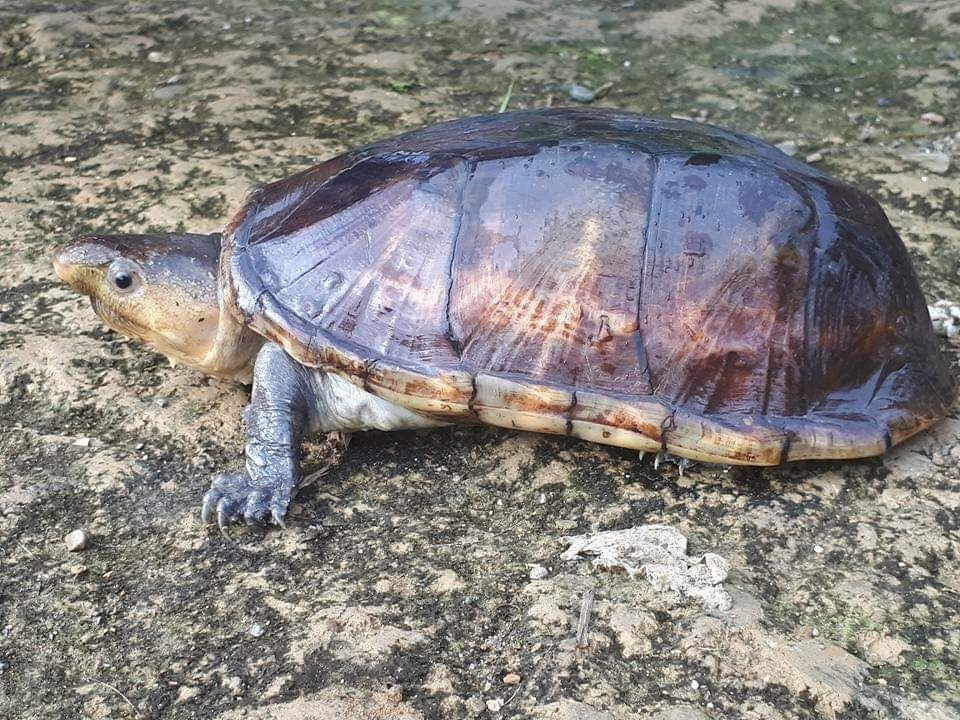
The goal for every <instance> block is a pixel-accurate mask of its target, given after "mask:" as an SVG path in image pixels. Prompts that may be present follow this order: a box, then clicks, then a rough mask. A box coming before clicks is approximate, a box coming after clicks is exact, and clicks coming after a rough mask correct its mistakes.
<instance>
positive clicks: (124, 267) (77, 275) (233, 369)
mask: <svg viewBox="0 0 960 720" xmlns="http://www.w3.org/2000/svg"><path fill="white" fill-rule="evenodd" d="M219 255H220V236H219V235H114V236H94V237H88V238H82V239H80V240H75V241H73V242H71V243H68V244H67V245H65V246H64V247H62V248H60V249H59V250H58V251H57V252H56V254H55V256H54V261H53V264H54V268H55V269H56V271H57V274H58V275H59V276H60V277H61V278H62V279H63V280H65V281H66V282H68V283H69V284H70V285H71V286H72V287H73V289H74V290H76V291H77V292H79V293H82V294H84V295H87V296H89V297H90V302H91V305H92V306H93V309H94V311H95V312H96V313H97V315H99V316H100V319H101V320H103V321H104V322H105V323H106V324H107V325H108V326H110V327H111V328H113V329H114V330H116V331H117V332H120V333H122V334H124V335H126V336H128V337H131V338H134V339H136V340H140V341H141V342H143V343H145V344H146V345H148V346H149V347H151V348H153V349H154V350H156V351H157V352H160V353H162V354H164V355H166V356H167V357H168V358H169V359H170V360H171V362H174V363H182V364H184V365H188V366H189V367H192V368H195V369H197V370H200V371H201V372H203V373H206V374H208V375H214V376H217V377H223V378H229V379H232V380H237V381H239V382H245V383H249V382H250V381H251V378H252V376H253V363H254V359H255V358H256V354H257V351H258V350H259V349H260V346H261V345H262V344H263V338H261V337H260V336H259V335H257V334H256V333H254V332H252V331H251V330H249V329H248V328H246V327H245V326H244V325H243V324H242V323H241V322H239V321H238V320H237V319H236V318H235V317H234V316H233V314H232V312H231V310H230V308H229V307H227V306H226V305H225V303H224V300H223V298H222V293H220V289H219V285H218V277H219V272H218V269H219V268H218V265H219Z"/></svg>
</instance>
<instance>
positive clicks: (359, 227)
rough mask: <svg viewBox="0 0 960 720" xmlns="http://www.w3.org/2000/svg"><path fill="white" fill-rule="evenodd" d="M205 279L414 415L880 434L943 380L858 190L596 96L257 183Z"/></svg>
mask: <svg viewBox="0 0 960 720" xmlns="http://www.w3.org/2000/svg"><path fill="white" fill-rule="evenodd" d="M220 266H221V273H222V277H221V286H222V289H223V293H222V294H223V298H224V300H223V302H224V304H225V307H226V308H227V309H230V310H233V311H234V312H235V313H236V315H237V317H238V319H240V320H241V321H243V322H244V323H245V324H248V325H249V326H250V327H251V328H252V329H254V330H255V331H256V332H258V333H260V334H262V335H263V336H265V337H267V338H268V339H270V340H272V341H274V342H277V343H279V344H280V345H282V346H283V348H284V349H285V350H286V351H287V352H288V353H290V354H291V355H292V356H293V357H294V358H296V359H297V360H298V361H299V362H301V363H303V364H305V365H308V366H311V367H317V368H321V369H325V370H329V371H333V372H337V373H339V374H341V375H343V376H345V377H347V378H348V379H349V380H351V381H352V382H353V383H354V384H356V385H358V386H359V387H362V388H364V389H366V390H367V391H368V392H371V393H374V394H376V395H379V396H380V397H383V398H384V399H387V400H389V401H390V402H392V403H395V404H397V405H401V406H403V407H406V408H408V409H410V410H413V411H414V412H417V413H421V414H423V415H426V416H429V417H431V418H434V419H439V420H444V421H453V422H483V423H489V424H492V425H498V426H503V427H509V428H517V429H523V430H535V431H539V432H547V433H557V434H566V435H571V436H574V437H579V438H584V439H587V440H591V441H594V442H599V443H607V444H611V445H617V446H622V447H627V448H633V449H636V450H642V451H652V452H659V451H661V450H663V451H667V452H669V453H672V454H674V455H679V456H681V457H685V458H690V459H695V460H701V461H708V462H717V463H725V464H745V465H777V464H780V463H783V462H788V461H793V460H808V459H829V458H853V457H865V456H870V455H879V454H881V453H883V452H884V451H885V450H886V448H887V447H888V446H890V445H891V444H895V443H897V442H901V441H903V440H905V439H906V438H908V437H910V436H911V435H913V434H915V433H917V432H919V431H921V430H922V429H923V428H925V427H927V426H928V425H930V424H931V423H932V422H934V421H936V420H937V419H939V418H942V417H943V416H944V415H945V414H946V411H947V409H948V408H949V407H950V405H951V404H952V403H953V400H954V398H955V396H956V385H955V382H954V380H953V378H952V377H951V375H950V372H949V370H948V368H947V365H946V363H945V362H944V360H943V358H942V357H941V356H940V353H939V350H938V345H937V341H936V339H935V337H934V335H933V332H932V328H931V325H930V320H929V316H928V314H927V311H926V304H925V301H924V299H923V295H922V293H921V291H920V288H919V284H918V282H917V279H916V277H915V275H914V273H913V271H912V268H911V266H910V259H909V256H908V254H907V252H906V249H905V248H904V246H903V243H902V242H901V241H900V239H899V237H897V235H896V232H895V231H894V230H893V228H892V227H891V226H890V224H889V222H888V221H887V219H886V217H885V216H884V214H883V211H882V210H881V209H880V207H879V206H878V205H877V203H876V202H874V201H873V200H872V199H870V198H868V197H867V196H865V195H863V194H862V193H860V192H858V191H856V190H855V189H853V188H851V187H849V186H847V185H844V184H843V183H841V182H839V181H837V180H834V179H832V178H830V177H829V176H827V175H825V174H824V173H822V172H821V171H819V170H817V169H815V168H812V167H809V166H807V165H804V164H802V163H800V162H798V161H796V160H794V159H791V158H788V157H786V156H785V155H783V154H782V153H780V152H778V151H777V150H776V149H774V148H772V147H770V146H769V145H766V144H764V143H762V142H760V141H759V140H756V139H754V138H750V137H748V136H745V135H740V134H737V133H733V132H729V131H725V130H722V129H719V128H714V127H710V126H705V125H698V124H696V123H690V122H684V121H679V120H654V119H649V118H643V117H639V116H637V115H633V114H630V113H623V112H617V111H609V110H593V109H587V110H572V109H556V110H541V111H525V112H518V113H504V114H502V115H496V116H485V117H478V118H469V119H466V120H460V121H454V122H450V123H442V124H439V125H435V126H432V127H429V128H425V129H423V130H418V131H414V132H412V133H408V134H405V135H401V136H398V137H396V138H390V139H387V140H383V141H380V142H378V143H374V144H373V145H370V146H367V147H365V148H361V149H359V150H356V151H353V152H350V153H347V154H345V155H341V156H339V157H337V158H333V159H332V160H329V161H327V162H325V163H323V164H321V165H319V166H317V167H315V168H311V169H308V170H306V171H304V172H302V173H299V174H297V175H294V176H292V177H290V178H287V179H285V180H281V181H279V182H275V183H270V184H267V185H264V186H262V187H261V188H259V189H258V190H257V191H255V192H254V193H252V194H251V195H250V197H249V199H248V202H247V203H246V204H245V205H244V206H243V207H242V208H241V209H240V210H239V211H238V212H237V213H236V215H235V216H234V218H233V220H232V221H231V222H230V223H229V225H228V229H227V232H226V233H225V239H224V242H223V248H222V255H221V263H220Z"/></svg>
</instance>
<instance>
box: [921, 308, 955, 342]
mask: <svg viewBox="0 0 960 720" xmlns="http://www.w3.org/2000/svg"><path fill="white" fill-rule="evenodd" d="M929 310H930V320H931V321H932V322H933V329H934V331H935V332H936V333H937V334H938V335H946V336H947V337H948V338H953V337H956V336H957V335H960V305H958V304H957V303H952V302H950V301H949V300H937V301H936V302H935V303H934V304H933V305H931V306H930V307H929Z"/></svg>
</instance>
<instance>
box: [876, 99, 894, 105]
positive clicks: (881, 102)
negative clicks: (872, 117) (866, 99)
mask: <svg viewBox="0 0 960 720" xmlns="http://www.w3.org/2000/svg"><path fill="white" fill-rule="evenodd" d="M894 104H895V103H894V101H893V100H892V99H891V98H888V97H878V98H877V107H892V106H893V105H894Z"/></svg>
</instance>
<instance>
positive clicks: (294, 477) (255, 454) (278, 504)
mask: <svg viewBox="0 0 960 720" xmlns="http://www.w3.org/2000/svg"><path fill="white" fill-rule="evenodd" d="M315 406H316V397H315V389H314V386H313V384H312V383H311V382H310V377H309V371H308V370H306V369H305V368H304V367H303V366H302V365H300V364H298V363H297V362H296V361H295V360H293V359H292V358H291V357H290V356H289V355H287V353H286V352H284V351H283V349H281V348H280V347H278V346H277V345H274V344H272V343H267V344H266V345H264V346H263V347H262V348H261V349H260V352H259V353H258V354H257V361H256V365H255V366H254V372H253V393H252V397H251V399H250V405H249V407H248V408H247V410H246V413H245V417H246V420H247V445H246V466H245V467H244V470H243V471H242V472H239V473H229V474H223V475H217V476H216V477H215V478H214V480H213V483H212V484H211V485H210V489H209V490H208V491H207V494H206V495H205V496H204V498H203V510H202V512H201V516H202V518H203V521H204V522H205V523H209V522H211V521H212V520H213V519H214V517H216V520H217V525H219V526H220V529H221V530H224V529H225V528H226V527H227V526H228V525H230V524H231V523H234V522H238V521H240V520H244V521H245V522H246V523H247V524H249V525H255V524H260V523H262V522H263V521H265V520H266V519H267V518H273V521H274V522H275V523H277V524H278V525H281V526H282V525H283V517H284V515H286V513H287V507H288V506H289V505H290V501H291V500H292V499H293V497H294V495H295V494H296V492H297V485H298V483H299V482H300V479H301V475H300V445H301V442H302V441H303V436H304V434H305V433H306V432H307V431H308V430H309V429H310V424H311V422H310V421H311V409H312V408H313V407H315Z"/></svg>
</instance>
